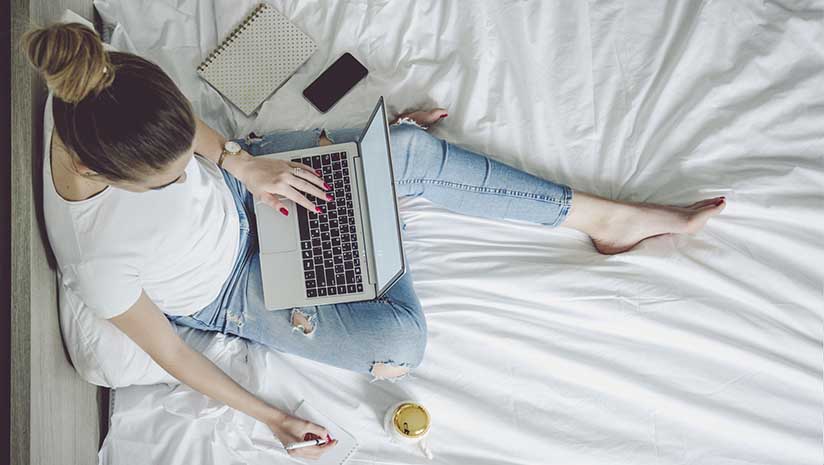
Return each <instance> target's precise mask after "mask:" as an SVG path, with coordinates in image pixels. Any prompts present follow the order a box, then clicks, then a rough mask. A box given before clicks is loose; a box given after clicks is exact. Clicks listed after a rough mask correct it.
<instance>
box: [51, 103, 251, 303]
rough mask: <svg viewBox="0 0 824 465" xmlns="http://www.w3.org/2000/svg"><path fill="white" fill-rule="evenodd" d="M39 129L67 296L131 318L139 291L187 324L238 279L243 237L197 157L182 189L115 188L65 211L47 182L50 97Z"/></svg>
mask: <svg viewBox="0 0 824 465" xmlns="http://www.w3.org/2000/svg"><path fill="white" fill-rule="evenodd" d="M43 121H44V122H43V133H44V137H45V145H44V147H45V159H44V163H43V204H44V205H43V207H44V213H45V219H46V229H47V231H48V236H49V242H50V243H51V246H52V249H53V250H54V254H55V257H56V258H57V264H58V268H59V270H58V271H59V273H58V276H59V279H60V284H61V285H62V286H65V290H66V292H71V293H73V294H75V295H76V296H77V297H78V298H79V300H80V301H82V302H83V304H84V305H85V306H87V307H88V308H90V309H91V310H93V311H94V312H95V314H96V315H98V316H99V317H101V318H112V317H114V316H117V315H119V314H121V313H123V312H125V311H126V310H128V309H129V308H130V307H131V306H132V305H134V303H135V302H136V301H137V299H138V297H139V296H140V293H141V291H145V292H146V294H147V295H148V296H149V297H150V298H151V299H152V301H153V302H154V303H155V304H157V306H158V307H159V308H160V309H161V310H162V311H163V312H164V313H167V314H169V315H191V314H192V313H195V312H197V311H198V310H200V309H201V308H203V307H205V306H206V305H208V304H209V303H210V302H212V301H213V300H214V299H215V298H216V297H217V295H218V293H219V292H220V290H221V287H222V286H223V283H224V282H225V281H226V279H227V278H228V277H229V274H230V272H231V270H232V266H233V264H234V261H235V257H236V255H237V253H238V250H237V249H238V246H239V234H240V230H239V224H238V214H237V210H236V207H235V204H234V200H233V198H232V194H231V192H230V191H229V188H228V186H226V183H225V181H224V179H223V175H222V174H221V172H220V169H219V168H218V167H217V165H216V164H215V163H213V162H211V161H209V160H206V159H203V158H201V157H200V156H197V155H196V156H195V157H193V159H192V161H191V162H190V163H189V164H188V165H187V166H186V180H185V181H184V182H183V183H180V184H177V183H176V184H172V185H170V186H168V187H166V188H164V189H160V190H156V191H154V190H153V191H148V192H140V193H135V192H129V191H125V190H122V189H117V188H115V187H112V186H109V187H107V188H106V189H104V190H103V191H102V192H100V193H98V194H97V195H95V196H93V197H91V198H89V199H86V200H81V201H76V202H72V201H68V200H65V199H64V198H62V197H61V196H60V195H59V194H58V193H57V191H56V190H55V187H54V182H53V179H52V174H51V156H50V153H51V150H50V145H51V137H52V130H53V128H54V119H53V115H52V97H51V95H50V96H49V98H48V100H47V101H46V108H45V112H44V119H43Z"/></svg>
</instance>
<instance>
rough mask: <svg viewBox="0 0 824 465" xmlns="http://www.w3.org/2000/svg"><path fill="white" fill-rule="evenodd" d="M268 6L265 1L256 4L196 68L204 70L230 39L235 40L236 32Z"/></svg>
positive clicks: (243, 28)
mask: <svg viewBox="0 0 824 465" xmlns="http://www.w3.org/2000/svg"><path fill="white" fill-rule="evenodd" d="M268 7H269V5H267V4H265V3H260V4H258V6H257V7H256V8H255V9H254V10H252V12H251V13H249V14H248V15H247V16H246V18H244V19H243V21H241V22H240V24H239V25H238V26H237V27H235V28H234V29H232V32H230V33H229V36H228V37H226V39H224V40H223V42H221V43H220V45H218V46H217V48H215V49H214V50H212V53H210V54H209V56H207V57H206V59H205V60H203V61H202V62H201V63H200V65H199V66H198V67H197V70H198V71H200V72H203V71H205V70H206V67H208V66H209V65H210V64H211V63H212V61H214V60H215V59H216V58H217V57H218V56H220V54H221V53H223V51H224V50H226V48H227V47H228V46H229V44H231V43H232V41H234V40H235V38H236V37H237V36H238V34H240V33H241V32H243V31H245V30H246V28H247V27H249V24H250V23H251V22H252V21H254V20H255V19H256V18H257V17H258V16H260V14H261V13H262V12H263V10H265V9H266V8H268Z"/></svg>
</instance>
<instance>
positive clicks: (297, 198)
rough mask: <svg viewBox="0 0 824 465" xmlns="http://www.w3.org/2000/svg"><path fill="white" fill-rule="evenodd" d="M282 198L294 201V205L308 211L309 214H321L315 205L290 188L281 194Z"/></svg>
mask: <svg viewBox="0 0 824 465" xmlns="http://www.w3.org/2000/svg"><path fill="white" fill-rule="evenodd" d="M281 194H282V195H283V196H284V197H286V198H288V199H290V200H292V201H294V202H295V203H296V204H298V205H300V206H302V207H303V208H305V209H307V210H309V211H310V212H314V213H321V212H323V210H321V209H320V208H319V207H318V206H317V205H315V204H314V203H313V202H312V201H311V200H309V199H307V198H306V196H305V195H303V194H301V193H300V192H298V191H296V190H295V189H294V188H292V187H287V188H286V190H285V191H284V192H282V193H281Z"/></svg>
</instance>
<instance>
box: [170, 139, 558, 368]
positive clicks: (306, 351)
mask: <svg viewBox="0 0 824 465" xmlns="http://www.w3.org/2000/svg"><path fill="white" fill-rule="evenodd" d="M360 132H361V130H360V129H342V130H331V131H328V132H326V135H327V137H328V138H329V139H330V140H332V141H333V142H350V141H354V140H356V139H357V137H358V136H359V135H360ZM321 134H322V132H321V131H320V130H315V131H302V132H289V133H279V134H270V135H268V136H265V137H262V138H250V137H247V138H246V139H245V140H237V142H238V143H240V144H241V146H242V147H243V148H244V149H245V150H246V151H247V152H249V153H250V154H252V155H263V154H267V153H273V152H283V151H288V150H296V149H302V148H308V147H312V146H315V145H317V144H318V141H319V137H320V135H321ZM391 141H392V162H393V169H394V173H395V183H396V191H397V194H398V195H399V196H419V195H421V196H424V197H425V198H427V199H428V200H430V201H432V202H433V203H435V204H437V205H439V206H441V207H444V208H447V209H450V210H453V211H455V212H458V213H463V214H467V215H474V216H483V217H488V218H500V219H514V220H524V221H531V222H535V223H541V224H544V225H547V226H557V225H559V224H561V223H562V222H563V220H564V218H565V217H566V215H567V214H568V212H569V209H570V206H571V204H572V189H570V188H569V187H567V186H564V185H559V184H555V183H552V182H550V181H546V180H544V179H541V178H538V177H535V176H532V175H530V174H528V173H525V172H523V171H519V170H517V169H515V168H512V167H510V166H507V165H504V164H502V163H499V162H496V161H493V160H491V159H489V158H487V157H485V156H483V155H479V154H476V153H473V152H470V151H468V150H465V149H463V148H461V147H458V146H455V145H452V144H449V143H447V142H445V141H443V140H440V139H437V138H435V137H434V136H432V135H430V134H429V133H427V132H426V131H424V130H423V129H421V128H420V127H418V126H417V125H415V124H413V123H401V124H400V125H394V126H392V127H391ZM223 174H224V177H225V180H226V183H227V185H228V186H229V189H230V190H231V192H232V194H233V196H234V198H235V204H236V206H237V210H238V214H239V216H240V228H241V234H240V244H239V247H240V248H239V253H238V257H237V260H236V262H235V266H234V268H233V270H232V272H231V274H230V276H229V278H228V279H227V281H226V283H225V284H224V286H223V289H222V290H221V293H220V295H219V296H218V297H217V298H216V299H215V301H214V302H212V303H211V304H209V305H208V306H206V307H205V308H203V309H202V310H200V311H198V312H197V313H194V314H192V315H189V316H168V318H169V319H170V320H171V321H173V322H174V323H175V324H178V325H185V326H190V327H194V328H198V329H202V330H206V331H220V332H223V333H226V334H233V335H237V336H240V337H243V338H246V339H249V340H252V341H255V342H258V343H261V344H263V345H265V346H267V347H270V348H272V349H274V350H278V351H282V352H287V353H291V354H296V355H299V356H302V357H306V358H309V359H312V360H316V361H319V362H322V363H327V364H330V365H334V366H337V367H341V368H345V369H348V370H352V371H356V372H362V373H372V374H373V375H375V377H376V378H390V377H388V376H380V375H378V373H377V370H376V372H373V367H375V366H377V365H383V366H384V367H385V366H390V367H398V368H405V369H404V370H402V371H404V373H402V374H399V375H398V376H392V377H391V378H392V379H399V378H401V377H403V376H404V375H405V374H408V371H409V370H410V369H411V368H414V367H417V366H418V365H419V364H420V363H421V361H422V360H423V355H424V350H425V348H426V338H427V329H426V319H425V317H424V314H423V311H422V310H421V305H420V302H419V301H418V298H417V296H416V295H415V291H414V289H413V287H412V276H411V273H410V272H408V271H407V273H406V275H405V276H404V277H403V278H402V279H400V281H398V282H397V283H396V284H395V285H394V286H393V287H392V288H391V289H390V290H389V291H388V292H387V293H386V294H385V295H384V296H383V297H381V298H379V299H376V300H371V301H362V302H350V303H343V304H336V305H318V306H311V307H302V308H296V309H292V310H291V312H290V311H285V310H279V311H268V310H266V308H265V306H264V304H263V289H262V285H261V277H260V261H259V254H258V242H257V231H256V227H255V225H256V222H255V220H254V214H255V212H254V201H253V199H252V195H251V194H250V193H249V192H248V191H247V190H246V188H245V187H244V186H243V184H242V183H241V182H240V181H238V180H237V179H235V178H234V177H233V176H232V175H230V174H229V173H227V172H225V171H224V173H223ZM404 228H405V225H404ZM296 313H298V314H299V315H300V316H302V317H303V318H304V320H303V321H304V322H305V323H306V324H305V325H295V324H293V323H294V321H293V318H295V317H296V315H295V314H296Z"/></svg>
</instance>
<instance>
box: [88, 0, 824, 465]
mask: <svg viewBox="0 0 824 465" xmlns="http://www.w3.org/2000/svg"><path fill="white" fill-rule="evenodd" d="M254 3H255V2H254V1H252V0H213V1H212V0H201V1H196V0H177V1H175V0H167V1H152V2H132V1H127V0H97V1H95V2H94V4H95V6H96V8H97V10H98V11H99V13H100V15H101V17H102V19H103V22H104V23H105V24H106V26H107V31H108V33H109V34H108V36H109V40H110V41H111V42H112V44H113V45H115V46H117V47H118V48H120V49H122V50H130V51H134V52H136V53H139V54H141V55H143V56H145V57H147V58H149V59H152V60H154V61H156V62H157V63H159V64H160V65H161V66H162V67H163V68H164V69H165V70H166V71H167V72H168V73H169V74H170V75H171V76H172V77H173V78H174V79H175V81H176V82H177V83H178V84H179V85H180V87H181V88H182V89H183V91H184V93H185V94H186V95H187V97H189V98H190V99H191V101H192V102H193V105H194V107H195V110H196V112H197V113H198V114H199V115H200V116H201V117H202V118H203V119H204V120H206V121H207V122H208V123H210V124H211V125H212V126H213V127H215V128H216V129H218V130H220V131H221V132H223V133H224V134H226V135H228V136H242V135H245V134H247V133H249V132H250V131H254V132H256V133H259V134H260V133H266V132H271V131H278V130H289V129H305V128H312V127H320V126H325V127H344V126H357V125H359V124H361V123H362V122H363V121H364V120H365V119H366V117H367V116H368V112H369V109H370V108H371V105H370V104H368V103H369V102H373V101H374V100H375V99H376V98H377V96H379V95H384V96H386V98H387V100H388V103H389V105H390V108H391V109H392V110H393V111H394V112H400V111H403V110H407V109H413V108H424V107H433V106H444V107H446V108H448V110H449V117H448V118H446V119H445V120H444V121H443V122H442V123H441V124H439V125H438V126H436V127H435V128H434V129H433V131H434V132H435V134H437V135H438V136H440V137H444V138H447V139H449V140H450V141H453V142H456V143H459V144H462V145H465V146H467V147H470V148H472V149H474V150H477V151H480V152H484V153H489V154H491V155H492V156H493V157H494V158H496V159H498V160H501V161H503V162H505V163H509V164H512V165H514V166H517V167H520V168H523V169H525V170H527V171H530V172H532V173H534V174H536V175H540V176H543V177H547V178H550V179H554V180H557V181H560V182H563V183H567V184H570V185H572V186H574V187H575V188H577V189H581V190H585V191H589V192H593V193H596V194H599V195H603V196H607V197H612V198H620V199H625V200H632V201H649V202H657V203H669V204H688V203H692V202H693V201H695V200H698V199H700V198H704V197H710V196H715V195H725V196H726V197H727V199H728V203H729V205H728V207H727V209H726V210H725V211H724V213H723V215H722V216H720V217H718V218H716V219H713V220H712V221H711V222H710V223H709V225H708V227H707V228H706V230H705V231H703V232H702V233H700V234H698V235H696V236H692V237H685V236H677V237H672V236H665V237H660V238H655V239H653V240H650V241H647V242H645V243H644V244H642V245H641V246H639V247H637V248H636V249H635V250H633V251H631V252H629V253H627V254H623V255H618V256H603V255H598V254H597V253H595V252H594V250H593V248H592V246H591V244H590V243H589V241H588V239H587V238H586V236H584V235H583V234H581V233H578V232H576V231H574V230H570V229H566V228H558V229H547V228H542V227H539V226H535V225H531V224H526V223H518V222H501V221H490V220H484V219H478V218H471V217H463V216H459V215H456V214H453V213H451V212H447V211H444V210H442V209H439V208H438V207H437V206H435V205H432V204H430V203H429V202H427V201H425V200H423V199H403V200H402V202H401V213H402V216H403V218H404V221H405V222H406V223H407V229H406V232H407V236H408V240H407V242H406V251H407V255H408V258H409V263H410V271H411V273H412V275H413V278H414V282H415V288H416V290H417V292H418V294H419V297H420V299H421V302H422V304H423V307H424V309H425V313H426V315H427V321H428V324H429V333H430V338H429V344H428V348H427V355H426V358H425V360H424V362H423V364H422V365H421V367H420V368H419V369H418V370H416V371H415V373H414V377H413V378H412V379H410V380H409V381H407V382H403V383H397V384H391V383H370V382H369V379H368V378H366V377H364V376H361V375H357V374H353V373H348V372H345V371H342V370H338V369H335V368H331V367H327V366H323V365H320V364H317V363H315V362H311V361H308V360H303V359H300V358H298V357H294V356H291V355H285V354H279V353H274V352H271V351H268V350H266V349H265V348H263V347H261V346H258V345H255V344H251V343H247V342H245V341H242V340H238V339H235V338H230V337H224V336H222V335H215V336H214V337H215V338H216V340H217V341H218V342H219V344H216V345H215V346H214V347H215V353H213V354H212V356H213V359H215V360H216V362H217V363H218V364H219V365H220V366H221V367H223V368H224V369H225V370H226V371H227V372H229V373H230V374H231V375H232V376H233V377H234V378H235V379H237V380H238V381H239V382H241V384H243V385H244V386H246V387H247V388H249V389H250V390H252V391H253V392H255V393H257V394H258V395H259V396H261V397H262V398H264V399H266V400H267V401H269V402H271V403H273V404H274V405H277V406H279V407H281V408H284V409H291V408H293V407H294V406H295V405H296V403H297V402H298V401H300V400H301V399H304V398H305V399H307V400H309V401H310V402H312V403H313V404H316V406H317V407H318V408H319V409H321V410H322V411H324V412H325V413H326V414H327V415H329V416H330V417H333V418H336V419H337V420H338V421H339V422H340V423H341V425H342V426H344V427H346V428H347V429H350V430H351V431H353V432H355V433H356V436H357V437H358V439H359V442H360V444H361V447H360V450H359V451H358V453H357V454H356V455H355V456H354V458H353V459H352V463H370V464H377V463H381V464H388V463H393V464H417V463H437V464H475V465H482V464H496V465H499V464H513V465H514V464H543V463H558V464H598V465H603V464H607V463H633V464H647V463H650V464H651V463H655V464H729V465H732V464H744V463H747V464H749V463H753V464H755V463H764V464H772V465H779V464H793V465H799V464H821V463H823V462H824V451H823V450H822V439H824V437H823V436H822V434H823V433H822V431H823V429H822V427H823V426H824V417H822V397H823V391H822V381H823V380H822V360H823V358H824V352H823V351H822V320H821V316H822V310H824V273H822V271H821V270H822V268H823V267H822V266H821V263H824V247H822V238H823V237H824V208H822V207H824V86H822V82H824V81H823V80H824V28H822V26H821V24H822V20H824V5H822V4H821V3H820V2H812V1H782V2H762V1H672V2H666V3H663V2H657V1H653V0H648V1H631V0H627V1H623V2H614V1H591V2H577V1H564V2H545V1H537V0H535V1H515V0H507V1H495V2H491V1H485V0H462V1H460V2H458V1H438V0H418V1H415V2H404V1H400V0H395V1H388V0H387V1H365V0H364V1H354V0H353V1H331V0H314V1H284V0H276V1H271V2H270V3H271V4H272V5H273V6H275V7H276V8H277V9H278V10H280V11H281V12H283V13H284V14H286V15H287V16H288V17H289V18H290V19H291V20H292V21H294V22H295V23H296V24H298V25H299V26H300V27H301V28H302V29H303V30H304V31H306V32H307V33H308V34H309V35H310V36H312V37H313V38H314V39H315V40H316V41H317V42H318V43H320V44H321V47H320V49H319V51H318V52H317V53H316V54H315V55H314V56H313V57H312V58H311V59H310V60H309V61H308V62H307V63H306V65H305V66H303V67H302V68H301V69H300V71H299V72H298V73H297V74H296V75H295V76H293V77H292V78H291V80H290V81H288V83H287V84H286V85H285V86H284V87H283V88H281V89H280V90H279V91H278V92H276V93H275V94H274V95H273V96H272V97H271V98H270V99H269V100H268V101H267V102H266V103H265V104H264V105H263V106H262V108H261V109H260V112H259V114H258V115H257V116H256V117H253V118H247V117H245V116H243V115H242V114H241V113H240V112H239V111H238V110H236V109H234V108H233V107H232V106H231V105H229V104H227V103H226V102H224V101H223V99H222V98H221V97H220V96H219V94H217V93H216V92H215V91H214V90H213V89H211V88H210V87H208V85H206V84H205V83H204V82H202V81H201V80H200V79H199V78H198V77H197V76H196V74H195V72H194V67H195V66H196V64H197V63H198V62H199V61H200V60H201V59H202V58H203V57H204V56H205V55H206V54H207V53H208V52H209V51H210V49H211V48H213V47H214V46H215V45H216V43H217V42H218V40H219V38H220V37H222V36H223V35H224V34H225V33H226V32H228V31H229V30H230V29H232V28H233V27H234V25H235V24H236V23H237V22H238V21H239V20H240V19H242V17H243V16H244V13H245V12H246V11H248V10H249V9H251V7H252V6H253V4H254ZM344 51H350V52H352V53H353V54H354V55H355V56H356V57H358V58H359V59H361V60H362V61H363V62H364V63H365V64H366V66H367V67H368V68H369V70H370V75H369V77H368V79H367V80H366V81H365V82H364V83H362V84H361V85H359V86H358V87H357V88H356V89H354V90H353V91H352V92H351V93H350V94H349V95H348V96H347V97H346V98H345V99H344V100H343V101H342V102H341V103H340V104H339V105H338V106H337V107H336V108H335V109H334V110H333V111H332V112H330V113H329V114H327V115H321V114H319V113H317V112H316V111H315V110H314V109H312V107H311V106H310V105H309V104H308V103H306V102H305V101H304V100H303V98H302V96H301V94H300V91H301V90H302V89H303V87H304V86H305V85H306V84H308V83H309V82H311V80H312V79H314V77H315V76H316V75H317V74H318V73H319V72H320V71H321V70H323V69H324V68H325V67H326V66H327V65H328V64H330V63H331V62H332V61H333V60H334V59H335V58H337V57H338V56H339V55H340V54H341V53H342V52H344ZM410 398H411V399H416V400H418V401H420V402H422V403H423V404H425V405H426V406H427V407H428V408H429V410H430V411H431V413H432V416H433V427H432V431H431V437H430V445H431V447H432V450H433V452H434V454H435V458H434V460H433V461H431V462H429V461H427V460H426V459H425V458H424V457H423V456H422V455H421V454H420V453H419V452H417V451H416V450H415V449H413V448H409V447H405V446H401V445H398V444H395V443H392V442H390V441H389V440H388V438H387V437H386V436H385V434H384V433H383V432H382V428H381V422H380V418H382V416H383V413H384V411H385V410H386V409H387V408H388V407H389V406H390V405H392V404H393V403H395V402H396V401H398V400H403V399H410ZM257 432H259V429H258V428H256V425H255V422H254V421H253V420H252V419H250V418H248V417H246V416H245V415H243V414H240V413H238V412H234V411H232V410H230V409H228V408H227V407H225V406H223V405H221V404H219V403H217V402H214V401H211V400H209V399H207V398H205V397H204V396H202V395H200V394H199V393H197V392H194V391H192V390H190V389H189V388H187V387H186V386H182V385H166V384H159V385H152V386H133V387H127V388H121V389H117V390H116V391H114V393H113V402H112V408H111V419H110V424H109V431H108V434H107V436H106V438H105V441H104V443H103V445H102V447H101V449H100V452H99V460H100V463H101V464H111V465H128V464H144V463H158V464H159V463H163V464H178V463H180V464H189V463H220V464H235V463H237V464H241V463H253V464H257V463H261V464H262V463H267V464H268V463H290V460H289V459H288V458H287V457H286V456H285V455H284V454H282V453H281V452H278V451H272V450H265V449H259V448H257V447H255V446H254V444H253V443H252V439H254V436H255V434H258V433H257Z"/></svg>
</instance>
